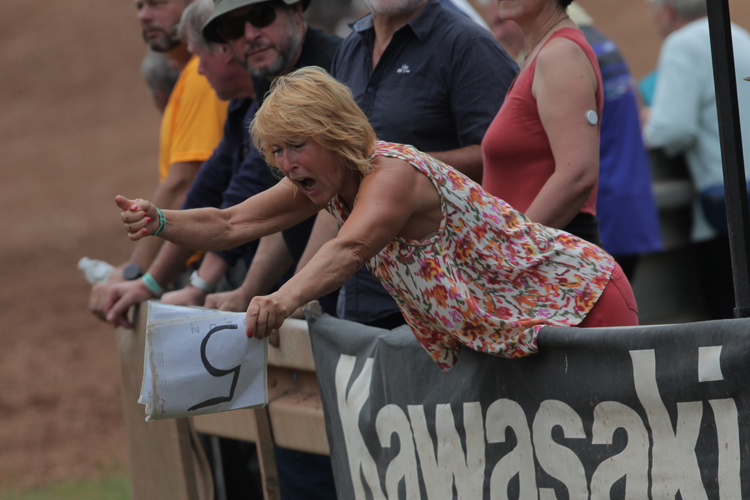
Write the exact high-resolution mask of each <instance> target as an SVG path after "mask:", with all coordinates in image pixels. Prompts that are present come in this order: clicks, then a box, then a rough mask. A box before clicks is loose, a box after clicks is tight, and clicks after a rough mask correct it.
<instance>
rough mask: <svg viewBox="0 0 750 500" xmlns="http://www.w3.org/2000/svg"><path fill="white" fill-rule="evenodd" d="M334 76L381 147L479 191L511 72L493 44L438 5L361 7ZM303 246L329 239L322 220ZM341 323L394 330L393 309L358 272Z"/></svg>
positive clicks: (399, 0)
mask: <svg viewBox="0 0 750 500" xmlns="http://www.w3.org/2000/svg"><path fill="white" fill-rule="evenodd" d="M366 3H367V4H368V6H369V7H370V9H371V10H372V13H371V14H368V15H366V16H364V17H363V18H361V19H359V20H358V21H356V22H355V23H354V24H352V25H351V26H352V29H353V32H352V33H351V34H350V35H349V36H348V37H347V38H346V40H344V42H343V43H342V44H341V47H340V48H339V50H338V52H337V53H336V57H335V59H334V61H333V66H332V68H331V74H332V75H333V76H334V77H335V78H336V79H338V80H339V81H341V82H342V83H344V84H346V85H347V86H348V87H349V88H350V89H351V90H352V94H353V95H354V99H355V100H356V101H357V104H358V105H359V106H360V108H362V110H363V111H364V112H365V114H366V115H367V117H368V118H369V120H370V123H371V124H372V126H373V128H374V129H375V133H376V134H377V136H378V138H379V139H382V140H385V141H391V142H398V143H404V144H411V145H413V146H415V147H416V148H417V149H420V150H422V151H425V152H429V153H430V154H431V155H433V156H434V157H436V158H438V159H440V160H442V161H443V162H445V163H447V164H449V165H451V166H453V167H455V168H457V169H458V170H460V171H462V172H463V173H464V174H466V175H467V176H469V177H471V178H472V179H474V180H475V181H478V182H481V175H482V154H481V150H480V145H481V142H482V138H483V137H484V133H485V131H486V130H487V127H488V126H489V124H490V123H491V122H492V119H493V118H494V117H495V115H496V114H497V111H498V110H499V109H500V106H501V105H502V102H503V98H504V97H505V93H506V92H507V90H508V87H509V86H510V84H511V82H512V81H513V78H514V77H515V75H516V72H517V71H518V67H517V65H516V63H515V62H514V61H513V60H512V59H511V58H510V57H509V56H508V55H507V54H506V53H505V51H504V50H503V49H502V48H501V47H500V45H499V44H498V42H497V41H496V40H495V39H494V38H493V36H492V34H491V33H490V32H489V31H487V30H485V29H483V28H481V27H479V26H477V25H476V24H475V23H474V22H473V21H471V20H469V19H468V18H466V17H465V16H462V15H460V14H457V13H456V12H453V11H450V10H448V9H445V8H444V7H442V6H441V5H440V2H439V1H438V0H424V1H421V2H415V1H414V0H395V1H394V0H390V1H384V0H366ZM318 217H319V221H318V222H317V223H316V227H315V229H314V230H313V236H311V242H310V244H309V246H311V247H312V246H315V247H317V248H319V246H322V244H323V243H324V242H325V241H327V240H328V239H330V238H333V237H334V236H335V234H336V230H337V228H336V226H335V223H334V222H333V219H332V218H330V217H327V215H326V214H322V215H319V216H318ZM338 315H339V317H342V318H344V319H348V320H352V321H357V322H360V323H365V324H369V325H372V326H379V327H382V328H395V327H396V326H399V325H401V324H403V323H404V320H403V316H402V315H401V313H400V311H399V309H398V306H397V305H396V302H395V301H394V300H393V299H392V298H391V297H390V295H389V294H388V293H387V292H386V291H385V289H383V287H382V286H381V285H380V283H378V282H377V280H375V278H373V277H372V275H370V273H369V272H368V271H367V269H366V268H363V269H362V270H360V271H359V272H358V273H357V274H355V275H354V276H353V277H352V278H350V279H349V281H347V283H346V284H345V285H344V287H343V288H342V290H341V292H340V294H339V304H338Z"/></svg>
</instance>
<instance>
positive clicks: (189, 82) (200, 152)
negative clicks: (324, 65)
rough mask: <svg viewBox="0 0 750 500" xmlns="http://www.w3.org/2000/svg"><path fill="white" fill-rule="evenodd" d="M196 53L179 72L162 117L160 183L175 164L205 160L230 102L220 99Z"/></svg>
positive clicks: (221, 125)
mask: <svg viewBox="0 0 750 500" xmlns="http://www.w3.org/2000/svg"><path fill="white" fill-rule="evenodd" d="M198 62H199V61H198V58H197V57H196V56H193V57H191V58H190V61H188V63H187V65H186V66H185V68H184V69H183V70H182V72H181V73H180V77H179V78H178V79H177V83H176V84H175V86H174V89H173V90H172V94H171V95H170V96H169V101H168V102H167V107H166V109H165V110H164V115H163V116H162V119H161V134H160V140H159V182H163V181H164V179H165V178H166V177H167V173H168V172H169V167H170V166H172V165H173V164H175V163H181V162H191V161H199V162H204V161H206V160H207V159H208V158H209V157H210V156H211V153H213V151H214V149H215V148H216V146H218V144H219V141H220V140H221V136H222V134H223V131H224V121H225V120H226V118H227V106H229V103H228V102H226V101H220V100H219V98H218V97H217V96H216V93H215V92H214V90H213V89H212V88H211V85H209V83H208V80H206V77H204V76H203V75H200V74H198Z"/></svg>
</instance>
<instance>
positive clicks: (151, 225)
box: [115, 195, 159, 241]
mask: <svg viewBox="0 0 750 500" xmlns="http://www.w3.org/2000/svg"><path fill="white" fill-rule="evenodd" d="M115 203H117V206H118V207H120V209H121V210H122V212H120V218H121V219H122V222H123V224H124V225H125V230H126V231H127V232H128V238H130V239H131V240H132V241H138V240H140V239H141V238H143V237H144V236H148V235H151V234H154V233H155V232H156V231H157V230H158V229H159V213H158V211H157V209H156V207H155V206H154V205H152V204H151V203H150V202H149V201H146V200H141V199H135V200H129V199H127V198H125V197H124V196H119V195H118V196H115Z"/></svg>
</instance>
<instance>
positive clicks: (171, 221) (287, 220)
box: [115, 179, 323, 251]
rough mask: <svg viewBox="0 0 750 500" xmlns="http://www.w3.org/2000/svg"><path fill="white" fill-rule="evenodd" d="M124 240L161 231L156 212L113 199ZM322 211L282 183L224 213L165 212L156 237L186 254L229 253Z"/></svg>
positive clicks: (136, 202) (203, 210) (149, 206)
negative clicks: (225, 251) (198, 252)
mask: <svg viewBox="0 0 750 500" xmlns="http://www.w3.org/2000/svg"><path fill="white" fill-rule="evenodd" d="M115 202H116V203H117V206H118V207H120V209H121V210H122V213H121V214H120V217H121V218H122V221H123V224H124V225H125V230H126V231H127V233H128V237H129V238H130V239H131V240H133V241H137V240H140V239H141V238H144V237H146V236H149V235H153V234H155V233H156V232H157V231H158V229H159V227H160V217H159V211H158V209H157V207H155V206H154V205H152V204H151V203H150V202H149V201H147V200H141V199H136V200H129V199H127V198H125V197H124V196H117V197H115ZM321 208H323V207H322V206H316V205H315V204H313V203H312V202H311V201H310V199H309V198H307V197H306V196H304V195H302V194H301V193H297V192H296V190H295V188H294V186H293V185H292V184H291V182H290V181H289V180H287V179H282V180H281V181H280V182H279V183H278V184H276V185H275V186H273V187H271V188H270V189H268V190H266V191H264V192H262V193H259V194H257V195H255V196H253V197H251V198H249V199H247V200H246V201H244V202H242V203H240V204H239V205H236V206H234V207H231V208H227V209H225V210H219V209H217V208H198V209H193V210H165V211H163V214H164V217H165V224H164V229H163V231H162V232H161V233H160V234H159V237H161V238H164V239H165V240H167V241H171V242H172V243H175V244H177V245H179V246H181V247H185V248H189V249H191V250H209V251H219V250H228V249H230V248H234V247H236V246H239V245H241V244H243V243H247V242H248V241H252V240H255V239H258V238H261V237H263V236H266V235H268V234H273V233H276V232H279V231H281V230H283V229H286V228H288V227H291V226H293V225H294V224H297V223H298V222H301V221H303V220H305V219H306V218H307V217H310V216H311V215H313V214H314V213H316V212H317V211H319V210H320V209H321Z"/></svg>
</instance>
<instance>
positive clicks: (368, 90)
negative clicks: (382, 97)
mask: <svg viewBox="0 0 750 500" xmlns="http://www.w3.org/2000/svg"><path fill="white" fill-rule="evenodd" d="M367 92H368V93H369V94H372V93H373V92H375V89H374V88H372V87H367Z"/></svg>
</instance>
